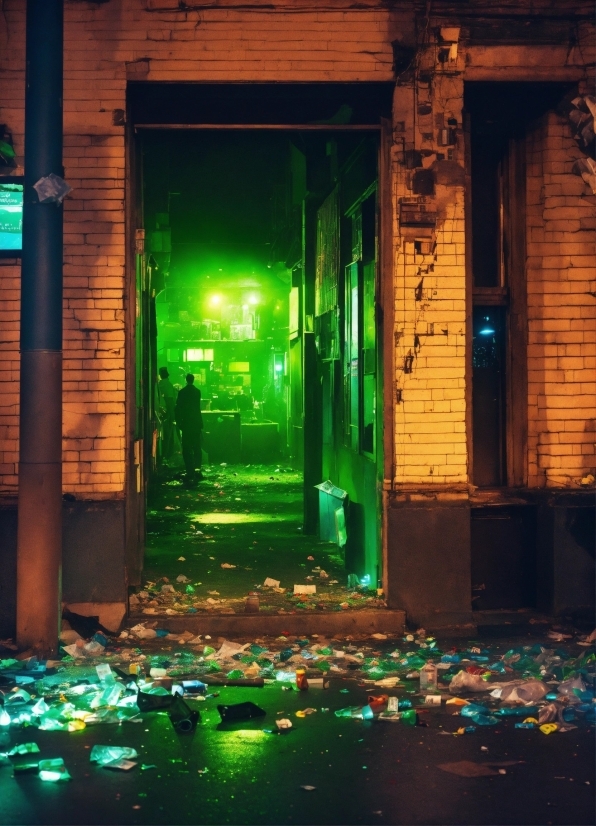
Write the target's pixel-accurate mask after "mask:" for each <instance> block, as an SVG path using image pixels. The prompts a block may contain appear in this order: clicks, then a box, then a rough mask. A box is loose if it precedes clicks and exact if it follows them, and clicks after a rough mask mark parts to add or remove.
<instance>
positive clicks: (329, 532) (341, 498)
mask: <svg viewBox="0 0 596 826" xmlns="http://www.w3.org/2000/svg"><path fill="white" fill-rule="evenodd" d="M315 487H316V488H317V490H318V491H319V538H320V539H321V540H323V541H325V542H335V544H336V545H339V547H340V548H343V547H344V545H345V544H346V541H347V538H348V537H347V532H346V511H345V509H346V505H347V503H348V494H347V492H346V491H345V490H342V489H341V488H338V487H336V486H335V485H334V484H333V483H332V482H330V481H327V482H322V483H321V484H320V485H315Z"/></svg>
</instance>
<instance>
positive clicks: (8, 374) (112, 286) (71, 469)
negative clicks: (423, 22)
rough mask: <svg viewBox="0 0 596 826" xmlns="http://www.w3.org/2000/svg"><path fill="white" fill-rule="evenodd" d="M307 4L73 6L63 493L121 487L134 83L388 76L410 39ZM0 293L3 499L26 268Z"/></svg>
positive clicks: (14, 96) (12, 474) (382, 23)
mask: <svg viewBox="0 0 596 826" xmlns="http://www.w3.org/2000/svg"><path fill="white" fill-rule="evenodd" d="M24 5H25V4H24V2H22V0H6V2H5V3H4V4H3V12H4V25H5V30H4V32H2V33H0V36H1V34H4V44H5V45H4V49H3V50H2V54H1V56H0V72H1V74H0V77H1V78H2V92H1V95H0V105H1V109H0V115H1V119H2V120H3V121H4V120H5V121H6V122H7V124H9V126H10V128H11V129H12V132H13V136H14V139H15V144H16V148H17V152H18V153H19V154H20V155H21V157H20V162H21V164H22V161H23V159H22V151H23V149H22V148H23V131H24V128H23V119H24V113H23V105H24V100H23V95H24V23H25V19H24ZM288 5H290V4H288ZM291 5H293V6H296V5H300V4H291ZM303 5H304V6H305V9H304V10H302V11H300V10H299V11H295V12H284V11H280V12H277V13H271V12H270V10H268V9H267V8H262V9H256V10H255V11H252V12H249V11H238V10H236V11H234V10H229V9H225V8H222V9H220V10H218V9H212V10H203V11H200V12H199V11H188V12H183V13H180V12H178V11H169V9H174V8H177V6H178V3H177V2H176V3H170V2H169V0H156V2H153V0H148V2H144V1H143V2H141V0H127V2H125V3H106V4H105V5H99V6H98V5H95V4H92V3H89V4H86V3H76V4H74V3H66V5H65V59H64V167H65V177H66V179H67V180H68V182H69V183H70V184H71V186H72V187H73V192H72V194H71V195H70V196H69V198H68V199H67V200H66V202H65V209H64V241H65V248H64V437H65V438H64V454H63V455H64V477H63V478H64V489H65V490H66V491H71V492H73V493H75V494H77V495H84V496H91V497H93V498H101V497H112V496H115V495H119V494H120V493H121V492H122V491H123V487H124V474H125V418H124V404H125V375H124V373H125V362H124V358H125V351H124V345H125V329H124V284H125V271H124V270H125V246H124V217H125V213H124V183H125V145H124V126H115V125H114V124H113V114H112V113H113V110H114V109H125V107H126V100H125V95H126V82H127V77H128V78H134V79H143V80H162V81H163V80H172V81H218V80H219V81H226V80H227V81H233V80H236V81H237V80H239V79H240V80H253V81H266V80H269V81H271V80H292V81H309V80H334V81H358V80H364V81H371V80H390V79H391V77H392V74H391V65H392V59H393V57H392V50H391V45H390V44H391V41H392V40H393V39H395V37H396V36H397V33H398V31H399V32H402V33H403V31H404V30H405V27H406V18H405V17H404V15H402V16H401V17H399V16H398V15H397V14H395V13H391V12H389V11H387V10H386V9H378V8H375V7H376V6H377V4H376V3H374V2H371V3H369V4H368V7H366V6H365V5H363V7H362V8H361V9H357V10H353V11H346V10H342V7H345V4H344V3H343V2H341V0H340V2H337V0H332V2H331V3H329V4H328V7H333V6H335V7H337V8H338V11H333V10H331V11H320V10H319V7H320V4H318V3H313V2H311V3H308V2H307V3H305V4H303ZM160 9H161V11H160ZM164 9H165V10H164ZM0 25H2V23H0ZM407 25H409V26H410V27H411V22H410V23H408V24H407ZM8 31H9V32H10V38H8ZM144 58H146V59H147V60H144ZM147 69H148V73H147V71H146V70H147ZM139 70H141V74H139ZM0 289H1V290H3V295H10V296H11V298H10V299H9V300H10V301H12V302H13V303H12V304H11V305H10V308H9V306H8V304H5V303H4V302H3V304H2V311H1V312H2V317H1V318H0V321H1V322H3V323H2V330H1V331H0V348H1V349H0V358H1V359H2V361H1V363H0V393H1V401H0V456H1V460H0V461H1V467H0V477H1V482H0V491H3V492H5V493H10V492H11V491H16V483H17V476H16V471H17V461H18V289H19V284H18V269H17V268H14V267H13V268H7V267H4V266H1V265H0ZM5 290H6V291H8V292H4V291H5ZM5 387H8V389H7V390H4V388H5Z"/></svg>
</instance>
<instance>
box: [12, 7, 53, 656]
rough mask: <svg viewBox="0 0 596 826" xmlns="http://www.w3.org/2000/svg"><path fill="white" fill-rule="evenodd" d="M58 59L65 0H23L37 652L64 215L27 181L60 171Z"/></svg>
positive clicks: (26, 406) (24, 376)
mask: <svg viewBox="0 0 596 826" xmlns="http://www.w3.org/2000/svg"><path fill="white" fill-rule="evenodd" d="M62 55H63V0H27V42H26V58H27V69H26V76H25V194H24V206H23V258H22V275H21V374H20V381H21V384H20V420H19V424H20V432H19V445H20V449H19V504H18V541H17V644H18V646H19V647H20V648H21V649H33V650H34V651H36V652H37V653H39V654H41V655H45V656H48V655H51V654H54V653H56V651H57V647H58V635H59V627H60V625H59V623H60V599H61V593H60V592H61V566H62V211H63V210H62V204H61V203H56V202H47V203H41V202H40V199H39V197H38V195H37V192H36V190H35V189H33V185H34V184H35V183H36V182H37V181H39V179H40V178H42V177H45V176H47V175H49V174H50V173H54V174H55V175H59V176H62V175H63V169H62V61H63V57H62Z"/></svg>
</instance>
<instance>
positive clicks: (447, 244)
mask: <svg viewBox="0 0 596 826" xmlns="http://www.w3.org/2000/svg"><path fill="white" fill-rule="evenodd" d="M421 101H431V105H432V111H431V112H430V113H429V114H427V115H423V116H421V115H419V114H418V107H419V105H420V103H421ZM462 102H463V81H462V79H461V77H460V78H454V77H448V76H440V75H439V76H437V77H436V78H435V80H434V81H433V84H432V88H429V89H428V90H423V91H422V92H419V93H418V94H417V95H416V99H415V95H414V91H413V90H412V89H411V88H407V87H406V88H401V89H400V88H398V89H397V90H396V95H395V100H394V111H395V119H396V120H397V121H402V118H404V117H405V124H404V125H405V131H404V132H403V134H400V133H397V135H396V137H397V139H398V140H397V146H396V148H395V155H394V158H395V162H394V176H395V178H394V191H395V198H396V202H397V203H398V204H399V201H400V199H402V198H411V197H412V196H413V191H412V186H411V180H412V172H411V171H410V170H408V169H407V168H406V165H405V163H404V157H403V152H402V150H403V149H406V151H407V149H408V148H412V149H417V150H423V151H426V152H428V153H431V154H429V155H427V156H426V158H425V159H424V161H425V162H428V163H429V164H430V163H432V162H433V158H436V155H435V154H433V153H437V152H439V151H440V152H441V153H442V154H443V155H445V154H446V149H445V148H444V147H439V146H437V144H436V143H435V141H436V136H437V128H436V120H435V118H436V114H437V113H440V114H441V115H442V116H443V117H444V118H445V121H446V119H447V118H448V117H452V118H455V119H456V120H457V122H458V124H460V125H461V108H462ZM415 108H416V113H415V112H414V110H415ZM407 124H411V127H409V126H408V125H407ZM430 135H432V138H431V137H428V136H430ZM452 163H453V164H454V165H455V164H457V163H459V164H460V165H461V166H463V139H462V134H461V130H460V134H459V138H458V146H457V147H454V148H453V158H452ZM462 172H463V169H462ZM439 180H440V178H439ZM462 183H463V181H461V180H460V182H459V183H458V184H451V185H446V184H441V183H438V184H437V186H436V192H435V196H434V197H429V198H427V204H426V208H427V209H428V210H429V211H436V212H437V215H438V222H437V227H436V234H435V236H434V238H433V239H429V240H430V241H431V247H432V248H431V251H429V252H428V253H426V254H421V253H420V252H418V253H417V252H416V248H415V244H414V239H413V237H412V235H411V234H410V235H407V234H406V233H405V232H402V233H400V228H399V224H397V225H396V227H395V232H396V237H397V242H396V248H395V333H396V349H395V382H396V390H397V392H398V395H397V397H396V406H395V445H396V451H395V452H396V456H395V480H394V481H395V482H396V483H397V484H398V485H400V486H405V487H410V486H412V487H415V486H417V485H435V486H436V485H459V484H462V483H463V484H465V483H466V482H467V472H468V469H467V445H466V423H465V417H466V402H465V369H466V346H465V323H466V272H465V256H464V190H463V185H462ZM396 219H397V221H398V222H399V208H398V209H397V212H396ZM406 232H407V231H406Z"/></svg>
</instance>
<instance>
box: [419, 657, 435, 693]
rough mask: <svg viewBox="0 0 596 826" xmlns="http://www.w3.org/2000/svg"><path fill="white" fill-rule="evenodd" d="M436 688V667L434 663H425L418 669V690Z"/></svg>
mask: <svg viewBox="0 0 596 826" xmlns="http://www.w3.org/2000/svg"><path fill="white" fill-rule="evenodd" d="M436 687H437V666H436V665H435V664H434V663H426V665H425V666H423V667H422V668H421V669H420V688H421V689H425V688H436Z"/></svg>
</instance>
